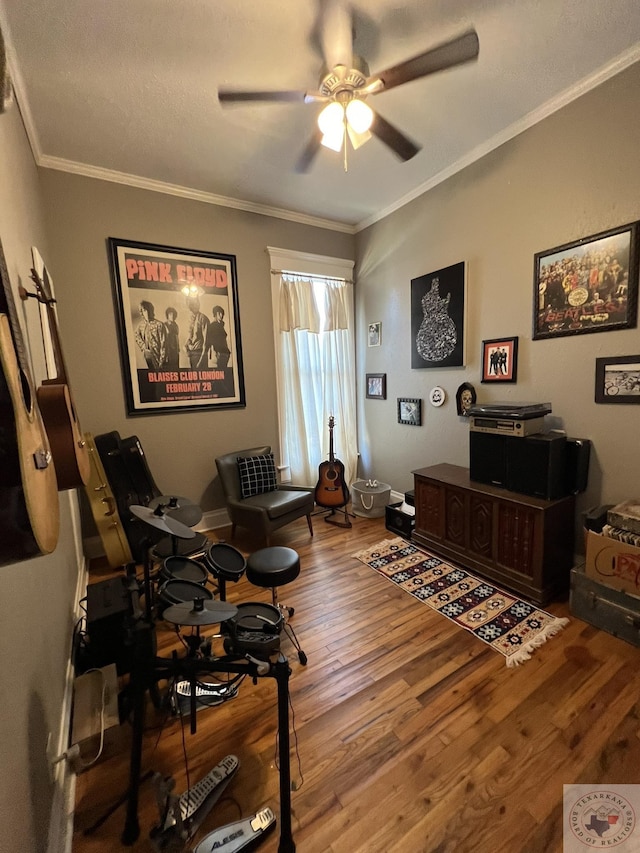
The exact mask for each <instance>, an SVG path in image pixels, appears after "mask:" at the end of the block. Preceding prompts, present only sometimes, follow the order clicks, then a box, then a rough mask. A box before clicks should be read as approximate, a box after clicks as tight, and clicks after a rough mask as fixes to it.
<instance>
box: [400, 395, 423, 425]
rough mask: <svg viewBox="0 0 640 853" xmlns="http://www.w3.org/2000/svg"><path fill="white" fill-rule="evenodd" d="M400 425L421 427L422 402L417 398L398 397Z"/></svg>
mask: <svg viewBox="0 0 640 853" xmlns="http://www.w3.org/2000/svg"><path fill="white" fill-rule="evenodd" d="M398 423H399V424H406V425H407V426H421V425H422V400H419V399H417V398H416V397H398Z"/></svg>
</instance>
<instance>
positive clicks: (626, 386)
mask: <svg viewBox="0 0 640 853" xmlns="http://www.w3.org/2000/svg"><path fill="white" fill-rule="evenodd" d="M596 403H640V355H618V356H612V357H611V358H597V359H596Z"/></svg>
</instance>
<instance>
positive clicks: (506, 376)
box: [481, 338, 518, 382]
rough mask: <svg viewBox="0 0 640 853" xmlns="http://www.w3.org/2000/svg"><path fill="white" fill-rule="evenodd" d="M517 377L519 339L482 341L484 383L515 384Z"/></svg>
mask: <svg viewBox="0 0 640 853" xmlns="http://www.w3.org/2000/svg"><path fill="white" fill-rule="evenodd" d="M517 375H518V339H517V338H494V340H491V341H482V379H481V381H482V382H515V381H516V378H517Z"/></svg>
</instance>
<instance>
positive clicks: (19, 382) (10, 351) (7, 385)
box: [0, 243, 60, 565]
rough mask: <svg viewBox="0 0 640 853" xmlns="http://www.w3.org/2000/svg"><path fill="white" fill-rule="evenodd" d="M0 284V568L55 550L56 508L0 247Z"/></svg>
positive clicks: (46, 441) (52, 473) (47, 453)
mask: <svg viewBox="0 0 640 853" xmlns="http://www.w3.org/2000/svg"><path fill="white" fill-rule="evenodd" d="M0 278H1V279H2V287H0V366H1V370H0V565H4V564H6V563H15V562H18V561H19V560H27V559H29V558H31V557H36V556H39V555H40V554H49V553H51V551H53V550H54V549H55V547H56V545H57V544H58V534H59V528H60V506H59V503H58V490H57V485H56V471H55V467H54V464H53V460H52V455H51V448H50V446H49V439H48V437H47V433H46V431H45V429H44V424H43V422H42V418H41V415H40V411H39V409H38V405H37V403H36V396H35V394H34V391H33V383H32V381H31V376H30V373H29V366H28V363H27V358H26V352H25V349H24V343H23V340H22V331H21V329H20V323H19V321H18V316H17V313H16V306H15V302H14V299H13V291H12V290H11V282H10V281H9V274H8V272H7V266H6V263H5V259H4V252H3V250H2V244H1V243H0Z"/></svg>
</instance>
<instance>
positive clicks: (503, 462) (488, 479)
mask: <svg viewBox="0 0 640 853" xmlns="http://www.w3.org/2000/svg"><path fill="white" fill-rule="evenodd" d="M509 441H524V439H522V438H513V437H512V436H507V435H497V434H495V433H490V432H474V431H473V430H471V431H470V432H469V477H470V478H471V479H472V480H475V481H476V482H477V483H487V484H488V485H490V486H502V488H504V489H507V488H509V487H508V485H507V446H508V442H509Z"/></svg>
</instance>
